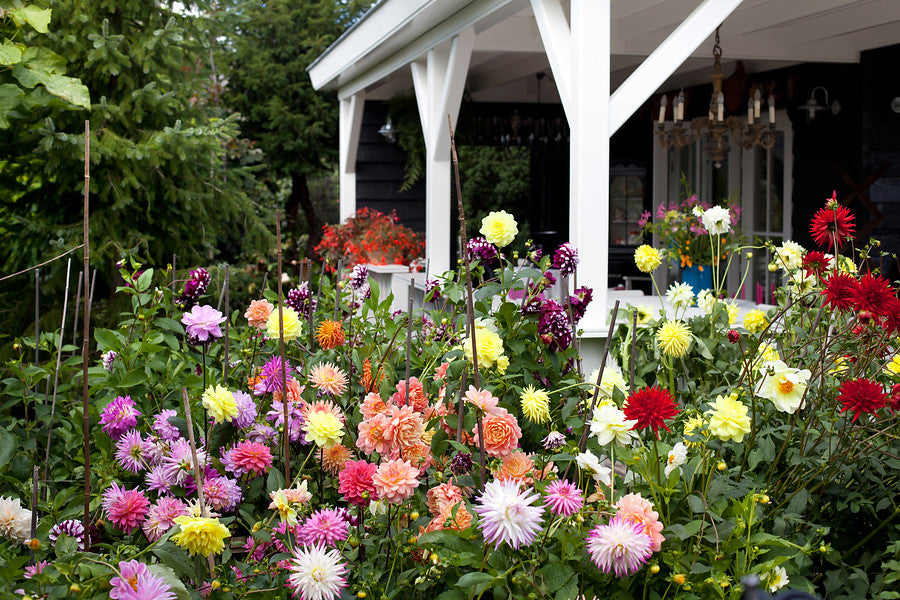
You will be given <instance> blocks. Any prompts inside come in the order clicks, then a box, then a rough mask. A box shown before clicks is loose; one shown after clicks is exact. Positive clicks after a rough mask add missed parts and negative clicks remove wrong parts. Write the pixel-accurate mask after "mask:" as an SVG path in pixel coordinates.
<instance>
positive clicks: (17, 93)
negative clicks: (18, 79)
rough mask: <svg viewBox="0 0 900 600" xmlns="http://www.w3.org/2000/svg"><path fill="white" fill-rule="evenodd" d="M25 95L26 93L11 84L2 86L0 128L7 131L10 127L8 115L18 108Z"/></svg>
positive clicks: (0, 87)
mask: <svg viewBox="0 0 900 600" xmlns="http://www.w3.org/2000/svg"><path fill="white" fill-rule="evenodd" d="M24 95H25V92H23V91H22V88H20V87H19V86H17V85H13V84H11V83H4V84H3V85H0V128H2V129H6V128H7V127H9V121H8V120H7V119H6V115H8V114H9V111H11V110H12V109H14V108H15V107H16V106H18V104H19V102H20V100H21V99H22V96H24Z"/></svg>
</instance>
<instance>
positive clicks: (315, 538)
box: [298, 508, 350, 547]
mask: <svg viewBox="0 0 900 600" xmlns="http://www.w3.org/2000/svg"><path fill="white" fill-rule="evenodd" d="M349 534H350V523H348V522H347V519H345V518H344V515H343V514H342V513H341V512H340V511H337V510H334V509H332V508H325V509H321V510H317V511H316V512H314V513H313V514H311V515H309V517H308V518H307V519H306V522H304V523H303V526H302V527H301V528H300V532H299V536H298V538H299V541H300V543H301V544H304V545H306V546H313V545H316V544H324V545H326V546H332V547H336V546H337V544H338V542H342V541H344V540H346V539H347V536H348V535H349Z"/></svg>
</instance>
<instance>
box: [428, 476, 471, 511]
mask: <svg viewBox="0 0 900 600" xmlns="http://www.w3.org/2000/svg"><path fill="white" fill-rule="evenodd" d="M425 498H426V503H427V505H428V512H430V513H431V515H432V516H434V517H437V516H438V515H440V514H441V510H442V509H443V508H444V507H445V506H453V505H454V504H456V503H457V502H459V501H460V500H462V490H461V489H460V488H459V487H457V486H455V485H453V484H452V483H442V484H440V485H436V486H435V487H433V488H431V489H430V490H428V492H426V493H425Z"/></svg>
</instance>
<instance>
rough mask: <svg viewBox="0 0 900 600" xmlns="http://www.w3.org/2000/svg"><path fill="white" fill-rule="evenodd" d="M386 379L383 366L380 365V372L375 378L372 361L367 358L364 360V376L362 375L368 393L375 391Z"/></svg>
mask: <svg viewBox="0 0 900 600" xmlns="http://www.w3.org/2000/svg"><path fill="white" fill-rule="evenodd" d="M382 381H384V372H382V370H381V366H380V365H379V367H378V372H377V373H376V375H375V378H374V379H373V378H372V362H371V361H370V360H369V359H368V358H366V360H364V361H363V376H362V384H363V388H365V390H366V392H367V393H371V392H374V391H375V390H376V389H377V388H378V386H379V385H381V382H382Z"/></svg>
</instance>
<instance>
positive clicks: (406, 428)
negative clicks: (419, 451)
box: [384, 406, 425, 448]
mask: <svg viewBox="0 0 900 600" xmlns="http://www.w3.org/2000/svg"><path fill="white" fill-rule="evenodd" d="M384 416H385V417H386V418H387V424H386V426H385V428H384V439H385V440H386V441H387V442H388V444H389V445H390V447H391V448H407V447H409V446H415V445H416V444H418V443H419V442H420V441H421V440H422V432H423V431H425V424H424V423H422V417H421V416H420V415H419V413H417V412H416V411H415V410H413V408H412V407H411V406H404V407H402V408H399V407H397V406H391V407H390V408H389V409H388V412H387V413H385V415H384Z"/></svg>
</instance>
